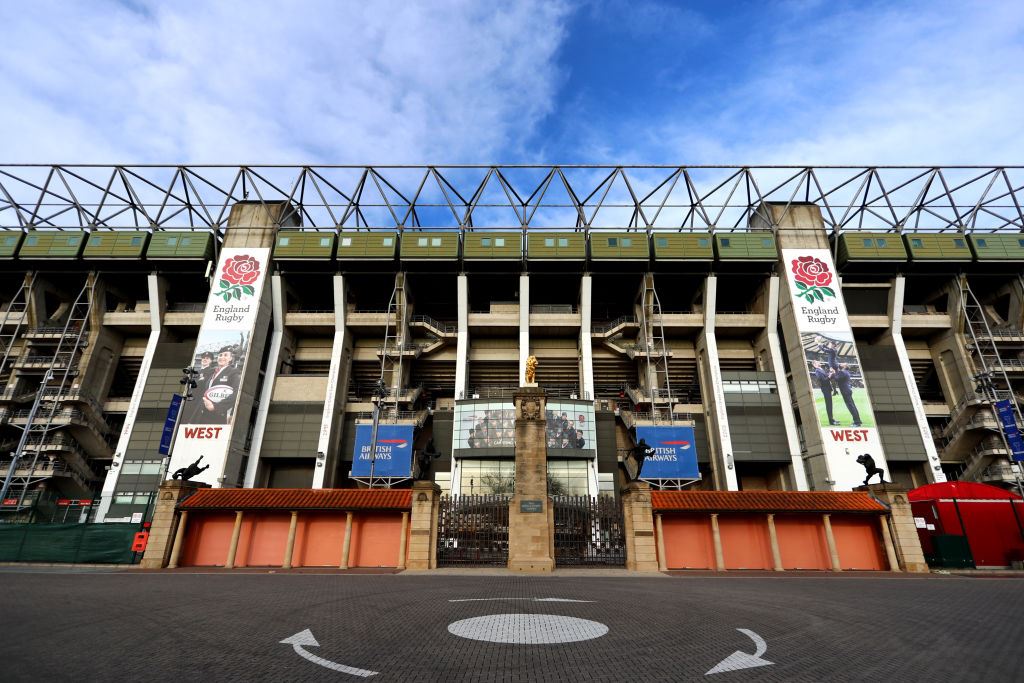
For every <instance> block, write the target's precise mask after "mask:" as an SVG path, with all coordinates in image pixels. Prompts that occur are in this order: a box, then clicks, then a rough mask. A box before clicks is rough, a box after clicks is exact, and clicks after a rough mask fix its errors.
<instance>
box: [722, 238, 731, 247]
mask: <svg viewBox="0 0 1024 683" xmlns="http://www.w3.org/2000/svg"><path fill="white" fill-rule="evenodd" d="M722 246H723V247H725V248H728V247H729V238H728V237H723V238H722Z"/></svg>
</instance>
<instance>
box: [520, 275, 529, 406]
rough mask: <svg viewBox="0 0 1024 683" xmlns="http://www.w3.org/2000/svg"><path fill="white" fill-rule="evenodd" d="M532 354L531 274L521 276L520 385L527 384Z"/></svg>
mask: <svg viewBox="0 0 1024 683" xmlns="http://www.w3.org/2000/svg"><path fill="white" fill-rule="evenodd" d="M529 356H530V276H529V275H527V274H525V273H524V274H522V275H520V276H519V386H524V385H525V384H526V359H527V358H529Z"/></svg>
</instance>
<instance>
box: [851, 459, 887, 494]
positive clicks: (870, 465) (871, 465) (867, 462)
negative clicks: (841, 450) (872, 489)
mask: <svg viewBox="0 0 1024 683" xmlns="http://www.w3.org/2000/svg"><path fill="white" fill-rule="evenodd" d="M857 462H858V463H860V464H861V465H863V466H864V471H865V472H867V473H868V476H866V477H864V485H865V486H867V485H868V481H869V480H870V479H871V477H873V476H875V475H876V474H877V475H878V481H879V483H882V484H884V483H885V471H884V470H883V469H882V468H881V467H876V466H875V459H874V458H872V457H871V456H870V455H868V454H867V453H865V454H864V455H858V456H857Z"/></svg>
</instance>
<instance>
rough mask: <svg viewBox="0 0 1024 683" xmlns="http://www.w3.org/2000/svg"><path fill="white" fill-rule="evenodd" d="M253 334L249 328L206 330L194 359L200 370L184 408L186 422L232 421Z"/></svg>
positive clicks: (194, 364) (220, 422) (193, 365)
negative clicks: (240, 329) (190, 398)
mask: <svg viewBox="0 0 1024 683" xmlns="http://www.w3.org/2000/svg"><path fill="white" fill-rule="evenodd" d="M249 336H250V333H249V332H244V331H239V330H205V329H204V330H203V331H202V333H201V335H200V337H199V339H198V340H197V342H196V351H195V356H194V358H193V362H192V367H194V368H195V369H196V370H198V374H197V375H196V376H195V382H196V385H197V386H196V388H195V389H193V390H192V400H191V401H189V402H188V404H187V406H186V408H185V410H184V411H183V415H182V418H181V423H182V424H202V425H226V424H230V423H231V420H232V418H233V417H234V410H235V404H236V403H237V400H238V387H239V385H240V384H241V378H242V369H243V368H244V367H245V357H246V352H247V351H248V348H249Z"/></svg>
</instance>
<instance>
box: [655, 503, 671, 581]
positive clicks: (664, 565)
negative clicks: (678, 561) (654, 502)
mask: <svg viewBox="0 0 1024 683" xmlns="http://www.w3.org/2000/svg"><path fill="white" fill-rule="evenodd" d="M654 533H655V534H656V535H657V539H658V570H659V571H665V570H667V569H668V560H667V559H666V558H665V528H664V527H663V526H662V524H661V515H660V514H658V515H654Z"/></svg>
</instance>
